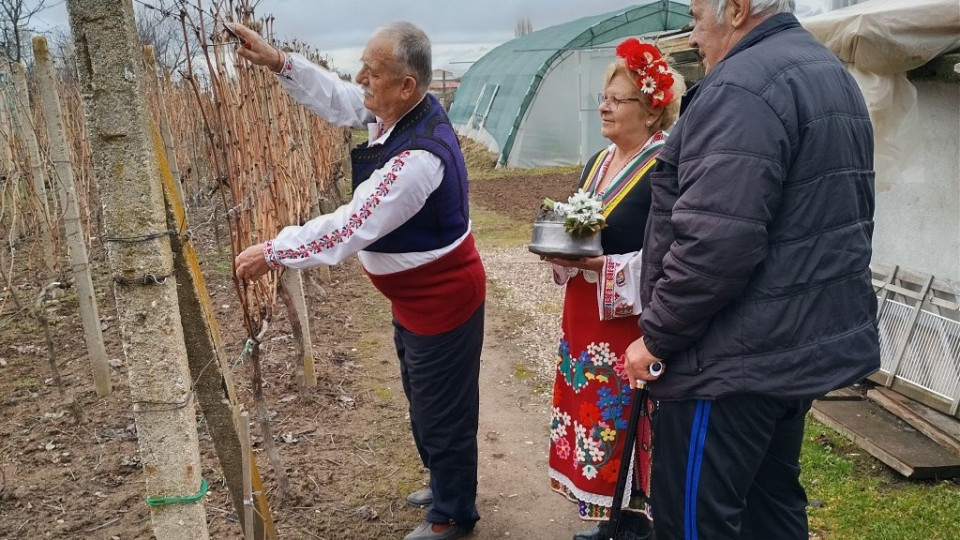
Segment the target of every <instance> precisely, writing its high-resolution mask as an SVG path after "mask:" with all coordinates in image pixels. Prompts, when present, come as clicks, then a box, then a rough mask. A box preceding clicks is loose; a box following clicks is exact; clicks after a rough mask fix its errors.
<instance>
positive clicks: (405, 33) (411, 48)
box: [376, 22, 433, 92]
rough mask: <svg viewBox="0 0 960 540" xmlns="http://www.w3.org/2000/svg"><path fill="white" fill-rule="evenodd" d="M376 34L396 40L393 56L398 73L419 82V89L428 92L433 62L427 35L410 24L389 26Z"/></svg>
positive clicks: (396, 23) (402, 23)
mask: <svg viewBox="0 0 960 540" xmlns="http://www.w3.org/2000/svg"><path fill="white" fill-rule="evenodd" d="M376 33H377V34H381V35H386V36H389V37H390V38H392V39H393V40H394V46H393V56H394V58H395V59H396V61H397V66H396V69H397V72H398V73H399V74H400V75H402V76H407V75H410V76H412V77H413V78H414V79H416V81H417V88H418V89H419V90H421V91H423V92H426V91H427V89H428V88H430V81H431V80H433V60H432V58H431V53H430V38H428V37H427V34H426V33H424V31H423V30H421V29H420V28H419V27H418V26H416V25H414V24H411V23H408V22H395V23H391V24H388V25H386V26H384V27H381V28H380V29H378V30H377V32H376Z"/></svg>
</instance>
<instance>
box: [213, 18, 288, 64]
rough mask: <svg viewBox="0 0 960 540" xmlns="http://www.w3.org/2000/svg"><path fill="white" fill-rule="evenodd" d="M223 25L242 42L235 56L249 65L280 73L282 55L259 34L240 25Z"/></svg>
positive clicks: (230, 23)
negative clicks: (267, 68)
mask: <svg viewBox="0 0 960 540" xmlns="http://www.w3.org/2000/svg"><path fill="white" fill-rule="evenodd" d="M224 24H225V25H227V26H228V27H229V28H230V29H231V30H233V31H234V33H236V34H237V35H238V36H240V39H242V40H243V45H241V46H239V47H237V56H239V57H240V58H243V59H245V60H247V61H248V62H250V63H251V64H255V65H258V66H267V67H269V68H270V69H272V70H273V71H280V70H281V69H282V68H283V61H284V58H283V53H282V52H280V51H279V50H277V49H276V47H274V46H273V45H270V44H269V43H267V40H265V39H263V38H262V37H260V34H258V33H256V32H254V31H253V30H251V29H249V28H247V27H246V26H244V25H242V24H240V23H233V22H228V23H224Z"/></svg>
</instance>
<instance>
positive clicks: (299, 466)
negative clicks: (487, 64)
mask: <svg viewBox="0 0 960 540" xmlns="http://www.w3.org/2000/svg"><path fill="white" fill-rule="evenodd" d="M575 182H576V175H575V173H572V172H563V173H545V174H543V175H541V176H538V177H535V178H533V179H527V180H525V181H523V182H510V181H508V180H507V179H503V178H501V179H499V180H487V181H482V182H476V183H475V185H474V186H473V187H472V188H471V189H472V197H473V202H474V204H475V205H476V206H478V207H482V208H486V209H493V210H495V211H496V212H497V213H498V214H502V215H503V216H505V217H506V218H508V219H512V220H518V221H519V222H524V223H525V222H529V221H530V220H531V219H532V215H533V213H534V212H535V210H536V208H537V206H538V205H539V202H540V200H541V199H542V198H543V197H544V196H550V197H554V198H557V197H561V196H565V195H566V194H568V193H569V192H570V191H571V190H572V187H573V185H574V184H575ZM204 212H205V210H204V209H198V210H197V211H196V214H197V215H199V216H200V218H199V219H196V220H197V221H202V218H203V213H204ZM212 236H213V235H212V231H211V230H209V229H200V228H198V229H197V230H196V231H195V238H196V241H197V242H198V245H201V246H202V247H201V249H200V252H201V258H202V259H203V261H204V270H205V275H206V279H207V284H208V288H209V292H210V294H211V297H212V298H213V304H214V306H215V308H216V312H217V316H218V321H219V324H220V327H221V328H220V329H221V333H222V335H223V339H224V343H225V351H224V354H225V357H226V358H228V359H235V358H237V357H238V356H239V354H240V349H241V347H242V344H243V342H244V341H245V338H246V336H245V335H244V333H243V330H242V325H241V320H240V318H239V317H238V316H237V315H236V313H237V307H238V302H237V299H236V297H235V295H234V292H233V288H232V285H231V284H230V281H229V256H228V255H227V254H226V253H224V252H223V251H219V250H217V249H215V248H213V247H211V244H212V240H211V239H212ZM94 265H95V266H98V265H99V267H100V269H101V270H105V263H104V262H103V260H102V259H101V260H99V261H95V263H94ZM101 273H104V272H101ZM43 281H44V280H43V278H42V277H37V276H36V275H35V273H34V272H31V271H25V272H21V273H20V274H19V275H18V276H16V277H15V278H14V280H13V287H12V289H13V290H14V291H15V292H16V294H18V296H19V298H20V300H21V302H24V301H32V300H33V298H34V297H35V296H36V294H37V288H38V286H39V285H40V284H41V283H42V282H43ZM500 286H501V287H502V285H500ZM98 291H99V293H100V299H101V305H100V313H101V318H102V320H103V326H104V333H105V338H106V340H107V347H108V352H109V354H110V357H111V366H112V380H113V384H114V392H113V394H112V395H111V396H110V397H108V398H106V399H99V398H98V397H97V396H96V394H95V392H94V390H93V384H92V380H91V379H92V378H91V375H90V369H89V364H88V363H87V360H86V356H85V352H84V345H83V339H82V333H81V323H80V320H79V316H78V314H77V303H76V295H75V291H73V290H69V289H68V290H67V291H65V295H64V296H63V297H62V298H60V299H59V300H57V301H54V302H51V303H49V304H48V306H47V308H46V313H47V316H48V318H49V320H50V322H51V325H52V330H53V339H54V342H55V349H56V355H57V364H58V366H59V370H60V374H61V377H62V380H63V382H64V384H65V386H66V387H67V388H68V389H70V390H71V391H72V392H73V393H74V394H75V395H76V398H77V401H78V403H79V404H80V406H81V407H82V409H83V412H84V415H85V418H84V420H83V421H82V422H77V421H76V420H75V419H74V418H73V417H72V416H71V414H70V412H69V411H67V409H66V408H65V407H64V406H63V405H62V403H61V399H60V397H59V396H58V391H57V388H56V386H55V384H54V382H53V379H52V375H51V370H50V367H49V365H48V362H47V349H46V344H45V341H44V338H43V333H42V331H41V329H40V327H39V326H38V324H37V322H36V321H35V320H33V319H31V318H29V317H27V316H26V314H25V312H23V311H18V310H17V309H16V308H15V307H13V305H12V303H11V302H10V301H9V295H10V294H11V291H10V290H5V291H4V294H5V295H6V298H7V299H8V301H6V302H5V303H4V304H3V305H4V308H3V312H2V313H0V539H34V538H56V539H94V540H100V539H103V540H114V539H122V540H127V539H149V538H152V534H151V527H150V517H149V510H148V507H147V505H146V504H145V502H144V497H145V495H146V493H145V492H144V479H143V476H142V468H141V464H140V459H139V456H138V449H137V433H136V426H135V424H134V419H133V412H132V407H131V404H130V397H129V388H128V386H127V385H128V381H127V377H126V374H127V367H126V366H125V365H124V360H123V356H122V353H121V349H120V337H119V334H118V328H117V325H116V321H115V316H114V315H111V312H113V311H114V306H113V305H112V295H111V294H109V288H108V286H107V284H106V280H105V279H104V280H103V282H101V283H98ZM501 293H502V291H501ZM503 298H504V296H503V295H502V294H491V295H490V297H489V301H488V307H487V336H486V343H485V348H484V353H483V364H482V375H481V377H482V378H481V388H482V390H481V392H482V395H481V426H480V444H481V446H480V451H481V455H480V487H479V501H478V504H479V510H480V513H481V516H482V518H481V521H480V522H479V523H478V525H477V529H476V532H475V533H474V535H473V536H472V538H476V539H492V538H521V539H532V540H537V539H552V538H568V537H569V535H570V533H571V532H572V531H574V530H576V529H578V528H580V527H581V524H580V523H579V522H578V520H576V519H575V518H574V513H575V512H574V509H573V508H572V507H571V506H570V505H568V504H566V503H564V502H563V501H562V500H561V499H560V498H559V496H557V495H555V494H553V493H551V492H550V491H549V489H548V487H547V485H548V482H547V477H546V449H547V423H548V419H549V408H548V403H547V400H548V398H547V397H546V396H545V395H544V394H543V393H542V392H537V391H536V390H537V388H538V386H539V387H541V388H542V382H543V381H538V380H537V378H536V377H530V376H527V375H524V374H525V373H529V370H525V369H524V368H523V366H524V363H525V362H532V361H537V359H530V358H525V357H524V356H523V355H522V354H519V353H518V351H519V350H520V347H519V345H520V344H519V343H517V339H518V338H517V332H516V331H515V330H516V327H517V326H518V325H522V324H523V319H522V316H520V315H518V314H517V313H516V312H515V310H512V309H511V307H510V306H509V305H508V302H505V301H504V300H503ZM310 310H311V320H312V322H313V328H312V331H313V343H314V347H315V351H316V357H317V363H318V368H317V369H318V374H319V378H320V382H319V384H318V386H317V387H316V388H313V389H308V390H304V391H301V390H300V389H299V387H298V385H297V383H296V379H295V375H294V374H295V372H296V368H295V366H294V365H293V364H292V362H293V359H294V357H295V347H294V344H293V343H292V341H291V338H290V334H289V325H288V324H287V323H286V321H285V316H284V315H283V314H282V309H279V310H278V313H279V315H278V320H277V321H276V322H275V323H274V324H273V327H272V329H271V331H270V334H269V335H268V339H267V340H266V342H265V344H264V355H263V358H264V366H263V371H264V381H265V392H266V395H267V400H268V402H269V404H270V409H271V412H272V413H273V415H274V417H273V420H272V426H273V431H274V434H275V438H276V441H277V443H278V445H279V448H280V452H281V454H282V457H283V460H284V467H285V469H286V470H287V473H288V475H289V477H290V481H291V485H292V493H291V494H289V496H288V497H287V499H286V500H285V501H284V502H282V503H278V502H277V491H276V486H275V484H276V483H275V481H274V478H275V475H274V474H273V471H272V470H271V469H270V466H269V464H268V463H267V460H266V458H265V455H264V453H262V452H260V450H262V440H261V439H259V436H258V435H256V430H255V429H254V433H255V440H254V442H255V447H256V449H257V450H258V463H259V467H260V471H261V474H262V475H263V477H264V485H265V486H266V488H267V493H268V497H269V499H270V500H271V506H272V511H273V517H274V520H275V522H276V524H277V528H278V531H279V533H280V537H281V538H284V539H301V538H303V539H327V540H333V539H346V540H354V539H356V540H363V539H370V538H402V537H403V535H404V534H406V533H407V532H408V531H409V530H411V529H412V528H413V527H414V526H415V525H416V524H417V523H418V522H419V521H420V520H421V519H422V511H421V510H417V509H413V508H409V507H407V506H405V504H404V496H405V495H406V494H407V493H408V492H410V491H412V490H415V489H418V488H419V487H420V486H422V485H423V483H424V481H425V480H426V475H425V474H424V471H423V470H421V467H420V464H419V459H418V458H417V455H416V451H415V448H414V446H413V442H412V438H411V436H410V432H409V427H408V419H407V415H406V400H405V398H404V396H403V391H402V388H401V385H400V378H399V373H398V370H397V361H396V357H395V354H394V352H393V350H392V328H391V325H390V315H389V305H388V304H387V302H386V301H385V300H384V299H383V298H382V297H380V296H379V295H378V294H377V293H376V291H375V290H374V289H373V287H372V286H371V285H370V284H369V283H368V282H367V280H366V279H365V278H364V277H363V276H362V272H360V271H359V265H358V263H357V262H356V260H355V259H351V260H349V261H347V262H346V263H344V264H342V265H340V266H338V267H334V268H332V269H331V270H330V279H329V280H328V281H325V282H322V283H321V284H320V285H319V287H317V288H313V289H311V307H310ZM539 360H540V361H542V360H543V359H539ZM249 370H250V366H249V365H247V364H243V365H240V366H237V367H236V369H235V373H234V380H235V382H236V385H237V387H238V395H239V397H240V399H241V401H243V403H245V405H246V407H247V408H248V409H252V408H253V404H252V398H251V394H250V382H249V373H250V372H249ZM198 429H199V430H200V444H201V449H200V450H201V454H202V459H203V476H204V478H206V479H207V481H208V482H209V485H210V491H209V494H208V495H207V497H206V499H205V508H206V514H207V518H208V523H209V530H210V536H211V538H216V539H226V538H240V537H241V534H240V527H239V525H238V523H237V520H236V516H235V515H234V513H233V509H232V507H231V505H230V502H229V495H228V492H227V489H226V484H225V483H224V480H223V477H222V472H221V471H220V468H219V465H218V463H217V459H216V455H215V453H214V451H213V446H212V443H211V440H210V437H209V435H208V434H207V432H206V430H205V427H204V423H203V420H202V413H201V412H200V411H199V410H198Z"/></svg>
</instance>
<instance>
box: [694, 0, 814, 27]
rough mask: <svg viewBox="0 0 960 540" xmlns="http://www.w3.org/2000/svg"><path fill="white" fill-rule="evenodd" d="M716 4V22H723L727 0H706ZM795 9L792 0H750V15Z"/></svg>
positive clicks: (789, 11) (795, 4)
mask: <svg viewBox="0 0 960 540" xmlns="http://www.w3.org/2000/svg"><path fill="white" fill-rule="evenodd" d="M707 1H708V2H710V3H712V4H714V5H715V6H717V22H718V23H722V22H723V11H724V10H725V9H727V0H707ZM795 9H797V3H796V2H795V1H794V0H750V14H751V15H775V14H777V13H793V12H794V10H795Z"/></svg>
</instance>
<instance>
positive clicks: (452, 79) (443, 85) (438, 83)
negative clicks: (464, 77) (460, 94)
mask: <svg viewBox="0 0 960 540" xmlns="http://www.w3.org/2000/svg"><path fill="white" fill-rule="evenodd" d="M459 87H460V78H459V77H456V76H454V74H453V73H452V72H450V71H447V70H445V69H435V70H433V80H432V81H430V93H431V94H433V95H434V96H436V98H437V99H438V100H440V103H442V104H443V108H444V109H449V108H450V104H451V103H453V95H454V94H455V93H456V92H457V88H459Z"/></svg>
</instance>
